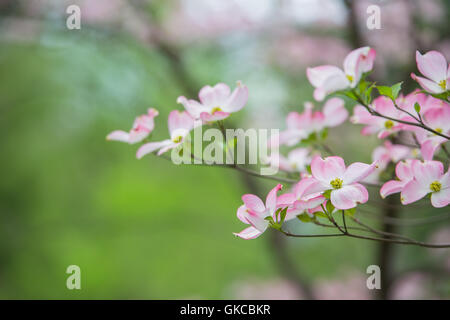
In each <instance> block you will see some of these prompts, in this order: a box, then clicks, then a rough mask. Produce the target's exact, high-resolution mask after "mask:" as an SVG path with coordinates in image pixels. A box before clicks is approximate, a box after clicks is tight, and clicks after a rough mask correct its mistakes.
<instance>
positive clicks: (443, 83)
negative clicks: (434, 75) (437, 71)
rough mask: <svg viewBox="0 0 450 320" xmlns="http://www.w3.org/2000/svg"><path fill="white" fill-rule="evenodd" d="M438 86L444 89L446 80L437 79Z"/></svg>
mask: <svg viewBox="0 0 450 320" xmlns="http://www.w3.org/2000/svg"><path fill="white" fill-rule="evenodd" d="M439 86H440V87H441V88H442V89H444V90H445V88H446V87H447V81H446V80H441V81H439Z"/></svg>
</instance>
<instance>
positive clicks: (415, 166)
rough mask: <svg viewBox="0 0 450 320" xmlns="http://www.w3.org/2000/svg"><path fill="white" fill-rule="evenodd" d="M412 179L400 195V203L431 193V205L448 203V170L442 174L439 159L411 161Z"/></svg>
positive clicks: (439, 205)
mask: <svg viewBox="0 0 450 320" xmlns="http://www.w3.org/2000/svg"><path fill="white" fill-rule="evenodd" d="M412 171H413V175H414V179H412V180H411V181H409V182H408V183H407V184H406V185H405V186H404V187H403V190H402V192H401V195H400V200H401V202H402V204H405V205H406V204H410V203H412V202H415V201H418V200H420V199H422V198H423V197H425V196H426V195H427V194H429V193H431V205H432V206H433V207H435V208H442V207H445V206H447V205H448V204H449V203H450V171H447V173H445V174H444V165H443V164H442V162H439V161H424V162H421V161H416V162H413V163H412Z"/></svg>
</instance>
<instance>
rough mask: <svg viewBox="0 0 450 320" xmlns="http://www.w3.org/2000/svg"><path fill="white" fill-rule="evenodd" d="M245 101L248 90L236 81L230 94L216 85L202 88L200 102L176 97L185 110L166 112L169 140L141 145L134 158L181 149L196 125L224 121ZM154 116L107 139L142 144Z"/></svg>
mask: <svg viewBox="0 0 450 320" xmlns="http://www.w3.org/2000/svg"><path fill="white" fill-rule="evenodd" d="M247 100H248V88H247V87H246V86H245V85H243V84H242V83H241V82H240V81H238V82H237V88H236V89H235V90H234V91H233V92H231V90H230V87H229V86H228V85H226V84H224V83H218V84H216V85H215V86H213V87H211V86H205V87H203V88H202V89H201V90H200V92H199V101H197V100H188V99H187V98H186V97H184V96H180V97H178V99H177V102H178V103H181V104H182V105H183V106H184V108H185V110H184V111H179V110H173V111H171V112H170V113H169V118H168V129H169V138H168V139H165V140H162V141H156V142H148V143H145V144H143V145H142V146H141V147H140V148H139V149H138V151H137V153H136V157H137V158H138V159H141V158H142V157H144V156H145V155H147V154H149V153H152V152H157V153H156V154H157V155H158V156H159V155H162V154H163V153H166V152H167V151H169V150H172V149H175V148H177V147H179V146H181V145H182V144H183V143H184V142H185V140H186V138H187V137H188V136H189V134H190V132H191V131H192V130H193V129H194V128H195V127H196V126H198V125H202V124H208V123H212V122H215V121H218V120H223V119H225V118H227V117H228V116H230V115H231V113H233V112H237V111H239V110H241V109H242V108H243V107H244V106H245V104H246V103H247ZM157 115H158V111H157V110H155V109H153V108H152V109H149V110H148V114H147V115H142V116H139V117H138V118H136V120H135V121H134V124H133V128H132V129H131V131H130V132H129V133H127V132H125V131H121V130H116V131H113V132H111V133H110V134H109V135H108V136H107V137H106V138H107V140H116V141H122V142H128V143H137V142H141V141H143V140H144V139H146V138H147V137H148V136H149V134H150V133H151V132H152V131H153V129H154V118H155V117H156V116H157Z"/></svg>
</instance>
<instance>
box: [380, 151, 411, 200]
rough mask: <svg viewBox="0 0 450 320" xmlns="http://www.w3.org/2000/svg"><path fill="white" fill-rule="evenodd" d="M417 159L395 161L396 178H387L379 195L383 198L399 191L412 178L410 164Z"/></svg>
mask: <svg viewBox="0 0 450 320" xmlns="http://www.w3.org/2000/svg"><path fill="white" fill-rule="evenodd" d="M417 161H419V160H416V159H408V160H406V161H400V162H399V163H397V165H396V166H395V174H396V175H397V178H398V180H389V181H387V182H386V183H385V184H383V186H382V187H381V189H380V195H381V197H382V198H383V199H384V198H386V197H387V196H389V195H391V194H394V193H399V192H401V191H402V190H403V188H404V187H405V185H406V184H407V183H408V182H410V181H411V180H412V179H413V178H414V173H413V170H412V164H413V163H414V162H417Z"/></svg>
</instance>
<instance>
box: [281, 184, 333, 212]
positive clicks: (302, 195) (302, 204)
mask: <svg viewBox="0 0 450 320" xmlns="http://www.w3.org/2000/svg"><path fill="white" fill-rule="evenodd" d="M314 183H315V181H314V180H313V179H312V178H304V179H302V180H300V182H298V183H297V184H296V185H295V186H294V188H293V189H292V193H285V194H282V195H281V196H279V197H278V206H279V207H286V206H287V207H288V210H287V213H286V218H285V221H288V220H291V219H294V218H295V217H296V216H298V215H299V214H302V213H307V214H308V215H309V216H311V217H312V216H313V214H312V212H311V209H313V208H317V207H318V206H320V205H321V204H322V203H324V201H325V197H324V196H323V195H321V193H320V192H317V193H311V194H308V195H306V192H307V190H308V188H309V187H310V186H311V185H312V184H314Z"/></svg>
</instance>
